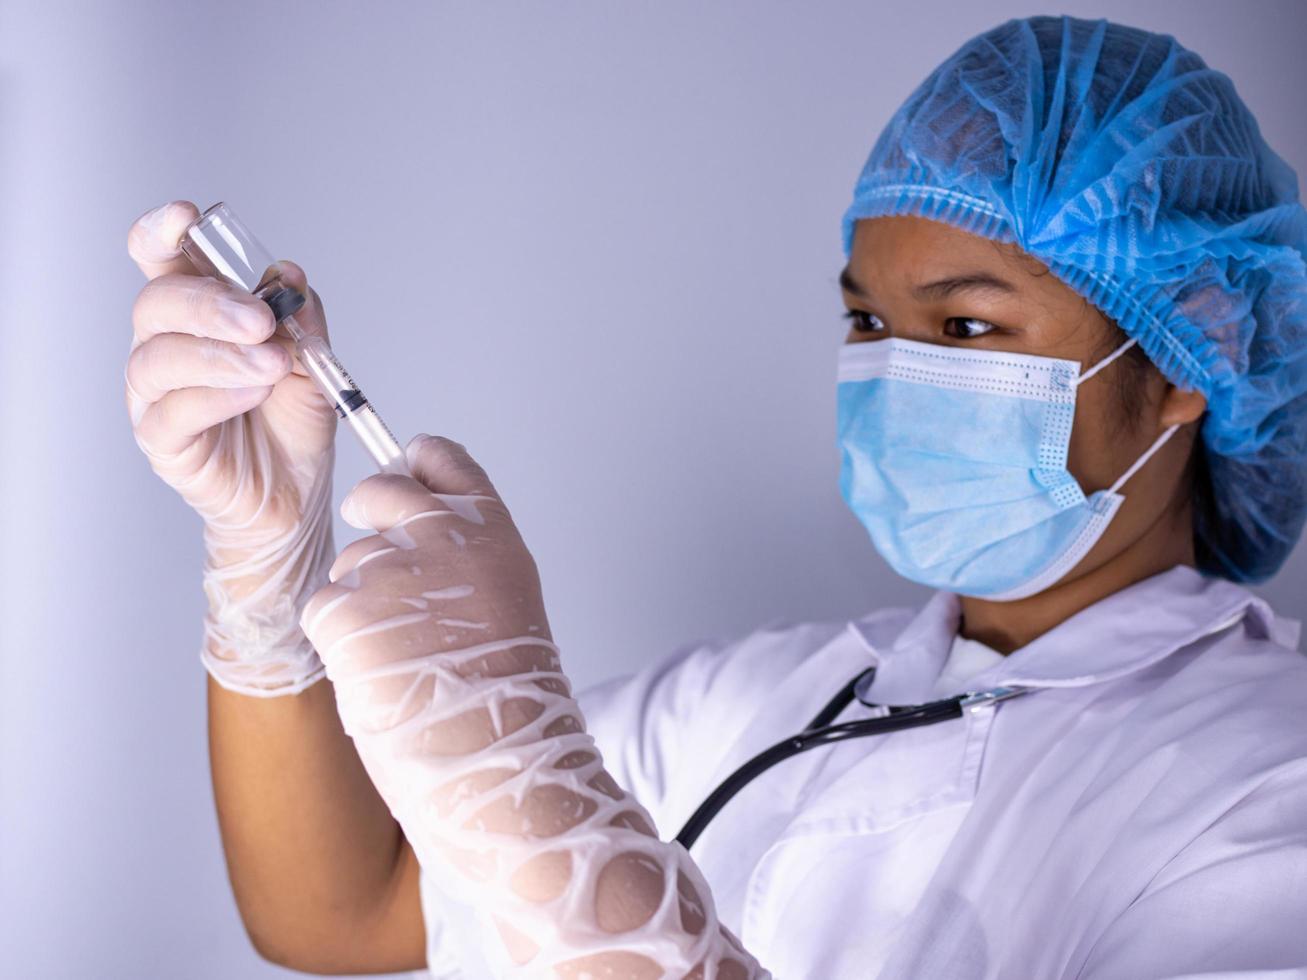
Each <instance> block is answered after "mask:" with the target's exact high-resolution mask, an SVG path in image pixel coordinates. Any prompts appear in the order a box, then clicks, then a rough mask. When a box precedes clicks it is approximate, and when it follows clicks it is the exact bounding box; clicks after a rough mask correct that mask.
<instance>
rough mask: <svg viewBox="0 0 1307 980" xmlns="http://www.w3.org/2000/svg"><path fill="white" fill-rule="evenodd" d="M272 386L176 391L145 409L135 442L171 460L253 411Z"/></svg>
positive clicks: (137, 425)
mask: <svg viewBox="0 0 1307 980" xmlns="http://www.w3.org/2000/svg"><path fill="white" fill-rule="evenodd" d="M272 388H273V386H272V385H260V386H257V387H251V388H179V389H178V390H177V391H170V392H168V393H167V394H165V395H164V396H163V397H162V398H160V399H159V400H158V401H157V402H154V403H153V404H152V405H150V406H149V407H147V408H146V410H145V412H144V413H143V414H142V415H141V417H140V421H139V422H137V424H136V426H135V431H136V441H137V442H138V443H139V444H140V446H141V448H142V449H144V450H145V451H146V452H148V453H150V454H152V455H155V456H175V455H176V454H177V453H180V452H182V451H183V450H184V449H186V448H187V447H189V446H190V445H191V443H193V442H194V441H195V440H196V438H197V437H198V436H199V435H200V434H201V433H203V432H204V431H205V430H207V429H209V428H210V427H212V426H215V425H218V424H219V423H220V422H225V421H227V419H230V418H235V417H236V416H237V415H242V414H244V413H245V412H248V411H249V410H250V409H252V408H257V407H258V406H259V405H260V404H262V403H263V402H264V401H265V400H266V399H267V397H268V396H269V395H270V394H272Z"/></svg>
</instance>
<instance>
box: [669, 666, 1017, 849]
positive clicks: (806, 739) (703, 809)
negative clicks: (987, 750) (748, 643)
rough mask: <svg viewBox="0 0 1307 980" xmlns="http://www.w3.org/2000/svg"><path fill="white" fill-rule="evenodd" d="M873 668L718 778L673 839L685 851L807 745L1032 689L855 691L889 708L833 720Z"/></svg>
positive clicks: (929, 720)
mask: <svg viewBox="0 0 1307 980" xmlns="http://www.w3.org/2000/svg"><path fill="white" fill-rule="evenodd" d="M875 673H876V668H875V667H874V666H872V667H868V668H867V669H866V670H863V671H861V672H860V673H859V674H858V675H857V676H856V677H854V678H853V680H851V681H849V682H848V683H847V684H845V685H844V687H842V688H841V689H840V691H839V693H838V694H836V695H835V697H833V698H831V700H830V701H829V702H827V704H826V706H825V707H824V708H822V709H821V710H820V711H818V712H817V714H816V716H815V717H814V718H813V719H812V721H810V722H808V724H807V726H805V727H804V729H803V731H801V732H799V733H798V734H797V735H791V736H790V737H789V738H787V739H785V740H784V741H781V742H777V743H776V744H775V745H773V746H771V747H770V748H768V749H764V750H763V751H762V752H759V753H758V754H757V755H755V756H754V757H753V758H752V759H750V760H749V761H748V762H746V763H744V764H743V765H742V766H740V767H739V768H738V769H736V770H735V771H734V772H733V773H731V774H730V775H729V776H727V777H726V778H725V779H724V780H722V782H721V783H720V784H719V785H718V786H717V788H716V789H714V790H713V791H712V792H711V793H709V794H708V797H707V799H705V800H704V801H703V802H702V803H701V804H699V808H698V809H697V810H695V811H694V813H692V814H691V815H690V819H689V820H687V821H686V822H685V826H684V827H682V828H681V832H680V833H679V834H677V835H676V841H677V842H678V843H679V844H680V845H681V846H682V847H684V848H685V849H686V850H687V851H688V850H689V849H690V848H691V847H692V846H693V845H694V842H695V841H696V840H698V838H699V835H700V834H702V833H703V831H704V828H705V827H707V826H708V822H709V821H710V820H712V818H713V817H715V816H716V815H717V812H718V811H719V810H721V808H722V807H723V806H725V805H726V803H727V801H728V800H730V798H731V797H732V796H734V795H735V794H736V793H738V792H739V791H740V790H741V789H743V788H744V786H745V785H746V784H747V783H748V782H749V781H750V780H752V779H754V778H755V777H757V776H758V775H760V774H761V773H763V772H764V771H765V770H767V769H770V768H771V767H772V766H774V765H776V763H778V762H781V761H783V760H785V759H788V758H790V757H791V756H794V755H798V754H799V753H800V752H806V751H807V750H808V749H814V748H816V747H817V746H819V745H829V744H830V743H832V742H842V741H844V740H845V739H850V738H862V737H863V736H866V735H883V734H885V733H887V732H896V731H900V730H902V729H905V728H917V727H920V726H922V725H933V724H935V723H936V722H940V721H947V720H948V719H950V718H960V717H962V714H963V712H964V711H966V710H968V709H970V708H974V707H976V706H977V705H980V704H989V703H992V702H994V701H1002V700H1006V699H1007V698H1011V697H1015V696H1016V695H1018V694H1025V693H1026V692H1027V691H1029V690H1032V689H1031V688H1027V687H995V688H990V689H989V690H986V691H975V692H972V691H968V692H966V693H964V694H955V695H954V696H953V697H951V698H943V699H941V700H939V701H927V702H926V703H925V704H907V705H882V704H874V703H872V702H869V701H863V700H862V698H861V697H858V701H859V702H861V703H862V704H864V705H866V706H867V707H868V708H878V709H880V710H882V711H885V712H887V714H886V715H884V716H881V717H878V718H861V719H858V720H857V721H845V722H840V723H839V724H836V725H832V724H830V722H831V721H832V720H833V719H835V718H837V717H838V716H839V714H840V712H841V711H843V710H844V709H845V708H846V707H848V705H849V704H850V703H851V702H852V701H853V699H854V697H855V696H857V687H858V684H859V682H860V681H861V680H862V679H863V677H866V676H868V675H872V676H874V675H875Z"/></svg>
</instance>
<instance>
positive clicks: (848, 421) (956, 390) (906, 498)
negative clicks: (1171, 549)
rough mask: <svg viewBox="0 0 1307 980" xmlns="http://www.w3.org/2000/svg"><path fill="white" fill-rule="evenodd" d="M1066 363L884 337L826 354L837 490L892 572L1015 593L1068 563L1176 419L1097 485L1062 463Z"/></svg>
mask: <svg viewBox="0 0 1307 980" xmlns="http://www.w3.org/2000/svg"><path fill="white" fill-rule="evenodd" d="M1134 342H1135V341H1134V339H1133V338H1132V339H1130V340H1129V341H1127V342H1126V343H1124V344H1122V345H1121V346H1120V347H1118V348H1117V349H1116V350H1115V351H1113V352H1112V353H1111V354H1109V355H1108V356H1107V357H1105V358H1104V359H1103V360H1102V361H1100V362H1099V363H1098V364H1097V365H1095V366H1094V367H1093V368H1091V369H1090V370H1089V371H1086V372H1085V373H1084V374H1081V373H1080V365H1079V364H1078V363H1077V362H1075V361H1069V360H1064V359H1062V358H1056V357H1041V356H1036V355H1033V354H1014V353H1007V352H1004V351H991V350H977V349H971V348H964V347H950V346H944V345H941V344H925V343H920V342H918V341H914V340H903V339H900V338H897V337H889V338H886V339H884V340H875V341H867V342H862V343H846V344H844V345H843V346H842V347H841V348H840V352H839V374H838V378H839V383H838V394H837V397H838V403H839V406H838V407H839V420H838V427H839V440H838V442H839V447H840V451H841V465H840V492H841V493H842V494H843V496H844V500H845V502H846V503H847V504H848V505H849V507H850V508H852V510H853V513H854V514H856V515H857V516H858V518H859V520H861V521H862V523H863V525H864V526H865V527H866V528H867V532H868V533H869V534H870V535H871V540H872V543H873V544H874V545H875V546H876V550H877V551H879V552H880V554H881V556H882V557H883V558H884V559H885V560H886V561H887V562H888V563H889V564H890V566H891V567H892V568H893V569H894V570H895V571H896V572H898V573H899V574H900V575H902V576H903V577H904V578H906V579H910V580H911V581H914V582H920V583H922V584H923V585H928V586H932V587H934V588H938V589H945V590H947V591H950V592H957V593H960V594H962V595H969V596H978V597H983V598H986V599H994V600H1008V599H1020V598H1023V597H1025V596H1029V595H1034V594H1035V593H1036V592H1041V591H1043V590H1044V589H1046V588H1048V587H1049V586H1050V585H1052V584H1053V583H1055V582H1057V581H1058V580H1059V579H1061V578H1062V577H1063V576H1064V575H1066V573H1067V572H1069V571H1070V570H1071V569H1072V568H1073V567H1074V566H1075V565H1076V563H1077V562H1079V561H1080V559H1081V558H1083V557H1084V556H1085V554H1086V552H1088V551H1089V549H1090V548H1092V547H1093V546H1094V543H1095V542H1096V541H1098V539H1099V538H1100V537H1101V536H1102V534H1103V531H1104V530H1105V529H1106V528H1107V525H1108V523H1109V522H1110V521H1111V520H1112V517H1113V515H1115V514H1116V512H1117V509H1118V508H1119V507H1120V505H1121V501H1122V500H1124V499H1125V498H1124V497H1123V496H1122V495H1121V494H1120V493H1118V492H1117V490H1118V489H1119V488H1120V487H1121V485H1122V484H1124V483H1125V482H1126V480H1128V479H1129V478H1130V477H1131V476H1132V475H1133V474H1134V473H1135V471H1136V470H1138V469H1139V467H1140V466H1142V465H1143V464H1144V462H1145V461H1147V459H1148V458H1149V457H1150V456H1151V455H1152V454H1153V453H1155V452H1156V451H1157V450H1158V449H1159V448H1160V447H1161V446H1162V444H1163V443H1164V442H1166V440H1167V439H1168V438H1169V437H1170V436H1171V434H1172V433H1173V432H1174V431H1175V430H1176V429H1177V428H1179V426H1178V425H1173V426H1171V427H1170V428H1168V429H1167V430H1166V431H1165V432H1163V433H1162V434H1161V435H1160V436H1159V437H1158V438H1157V440H1156V441H1155V442H1154V443H1153V444H1152V446H1151V447H1149V449H1148V450H1147V451H1145V452H1144V453H1143V455H1141V456H1140V457H1139V459H1137V460H1136V461H1135V463H1134V465H1133V466H1131V467H1130V468H1129V469H1128V470H1126V472H1125V473H1123V474H1121V476H1120V478H1119V479H1117V481H1116V482H1115V483H1114V484H1112V486H1111V487H1110V488H1108V489H1107V490H1098V491H1095V492H1094V493H1092V494H1090V495H1089V496H1088V497H1086V496H1085V494H1084V491H1083V490H1081V488H1080V484H1079V483H1077V482H1076V479H1075V477H1073V476H1072V475H1071V473H1070V472H1069V471H1068V470H1067V468H1066V462H1067V447H1068V446H1069V444H1070V441H1071V422H1072V419H1073V418H1074V417H1075V407H1076V389H1077V388H1078V386H1079V385H1081V384H1083V383H1084V382H1085V381H1087V380H1088V379H1089V378H1090V377H1092V376H1093V375H1094V374H1095V373H1096V372H1098V371H1100V370H1102V369H1103V368H1104V367H1106V366H1107V365H1108V364H1109V363H1111V362H1112V361H1113V360H1114V359H1116V358H1117V357H1119V356H1120V355H1121V354H1123V353H1125V351H1126V350H1127V349H1128V348H1129V347H1130V345H1131V344H1133V343H1134Z"/></svg>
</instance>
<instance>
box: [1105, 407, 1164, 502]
mask: <svg viewBox="0 0 1307 980" xmlns="http://www.w3.org/2000/svg"><path fill="white" fill-rule="evenodd" d="M1178 428H1180V423H1179V422H1177V423H1176V424H1175V425H1173V426H1170V427H1169V428H1168V429H1167V430H1166V431H1165V432H1163V433H1162V434H1161V435H1160V436H1158V437H1157V438H1156V439H1155V440H1154V441H1153V444H1152V445H1151V446H1149V447H1148V448H1147V449H1146V450H1144V454H1143V455H1142V456H1140V457H1139V458H1138V459H1137V460H1135V461H1134V465H1132V466H1131V467H1130V469H1128V470H1126V471H1125V472H1124V473H1122V474H1121V475H1120V476H1119V477H1117V478H1116V482H1115V483H1113V484H1112V485H1111V486H1110V487H1108V488H1107V492H1108V493H1116V492H1117V490H1119V489H1121V486H1122V485H1123V484H1124V483H1125V481H1126V480H1128V479H1130V477H1132V476H1134V475H1135V473H1136V472H1137V471H1138V470H1139V467H1141V466H1143V465H1144V464H1145V463H1147V462H1148V459H1149V457H1150V456H1152V455H1153V453H1155V452H1157V451H1158V450H1159V449H1161V448H1162V446H1163V445H1164V444H1165V443H1166V440H1167V439H1170V438H1171V436H1173V435H1174V434H1175V430H1176V429H1178Z"/></svg>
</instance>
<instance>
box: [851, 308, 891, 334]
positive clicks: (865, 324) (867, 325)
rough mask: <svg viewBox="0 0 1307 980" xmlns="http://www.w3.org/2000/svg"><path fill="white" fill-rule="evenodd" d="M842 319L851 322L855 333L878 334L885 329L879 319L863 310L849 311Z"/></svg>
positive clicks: (883, 323)
mask: <svg viewBox="0 0 1307 980" xmlns="http://www.w3.org/2000/svg"><path fill="white" fill-rule="evenodd" d="M844 319H845V320H850V321H852V323H853V329H854V331H856V332H857V333H880V332H881V331H883V330H884V329H885V322H884V321H883V320H882V319H881V318H880V317H878V316H876V314H875V313H868V312H866V311H865V310H849V311H848V312H847V313H845V314H844Z"/></svg>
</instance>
